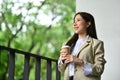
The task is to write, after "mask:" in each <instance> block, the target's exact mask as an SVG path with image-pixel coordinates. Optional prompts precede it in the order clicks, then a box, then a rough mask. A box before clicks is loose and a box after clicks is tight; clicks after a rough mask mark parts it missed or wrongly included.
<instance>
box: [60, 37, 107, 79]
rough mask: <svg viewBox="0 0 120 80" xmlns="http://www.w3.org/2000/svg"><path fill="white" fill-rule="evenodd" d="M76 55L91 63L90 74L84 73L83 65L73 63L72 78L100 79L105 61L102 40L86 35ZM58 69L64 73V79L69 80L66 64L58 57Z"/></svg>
mask: <svg viewBox="0 0 120 80" xmlns="http://www.w3.org/2000/svg"><path fill="white" fill-rule="evenodd" d="M77 57H78V58H79V59H83V60H84V61H87V62H89V63H91V64H92V74H89V75H85V74H84V70H83V67H81V66H79V65H75V69H74V70H75V71H74V79H73V80H101V74H102V73H103V71H104V64H105V63H106V61H105V59H104V45H103V42H102V41H100V40H97V39H94V38H91V37H90V36H88V38H87V40H86V42H85V43H84V44H83V45H81V47H80V48H79V51H78V55H77ZM58 69H59V71H60V72H63V73H64V80H69V76H68V64H61V63H60V59H59V60H58Z"/></svg>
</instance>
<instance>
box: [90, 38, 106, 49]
mask: <svg viewBox="0 0 120 80" xmlns="http://www.w3.org/2000/svg"><path fill="white" fill-rule="evenodd" d="M90 38H91V41H92V45H93V46H94V47H96V46H99V45H103V44H104V42H103V41H102V40H99V39H95V38H92V37H90Z"/></svg>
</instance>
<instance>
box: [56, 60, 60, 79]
mask: <svg viewBox="0 0 120 80" xmlns="http://www.w3.org/2000/svg"><path fill="white" fill-rule="evenodd" d="M60 77H61V74H60V72H59V70H58V63H57V62H56V80H60Z"/></svg>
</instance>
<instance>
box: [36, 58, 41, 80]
mask: <svg viewBox="0 0 120 80" xmlns="http://www.w3.org/2000/svg"><path fill="white" fill-rule="evenodd" d="M40 71H41V58H39V57H36V68H35V80H40Z"/></svg>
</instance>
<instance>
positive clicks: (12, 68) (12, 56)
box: [8, 50, 15, 80]
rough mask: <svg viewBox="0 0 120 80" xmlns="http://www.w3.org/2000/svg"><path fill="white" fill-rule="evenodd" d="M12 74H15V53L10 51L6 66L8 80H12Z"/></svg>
mask: <svg viewBox="0 0 120 80" xmlns="http://www.w3.org/2000/svg"><path fill="white" fill-rule="evenodd" d="M14 72H15V51H14V50H10V54H9V65H8V79H9V80H14Z"/></svg>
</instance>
